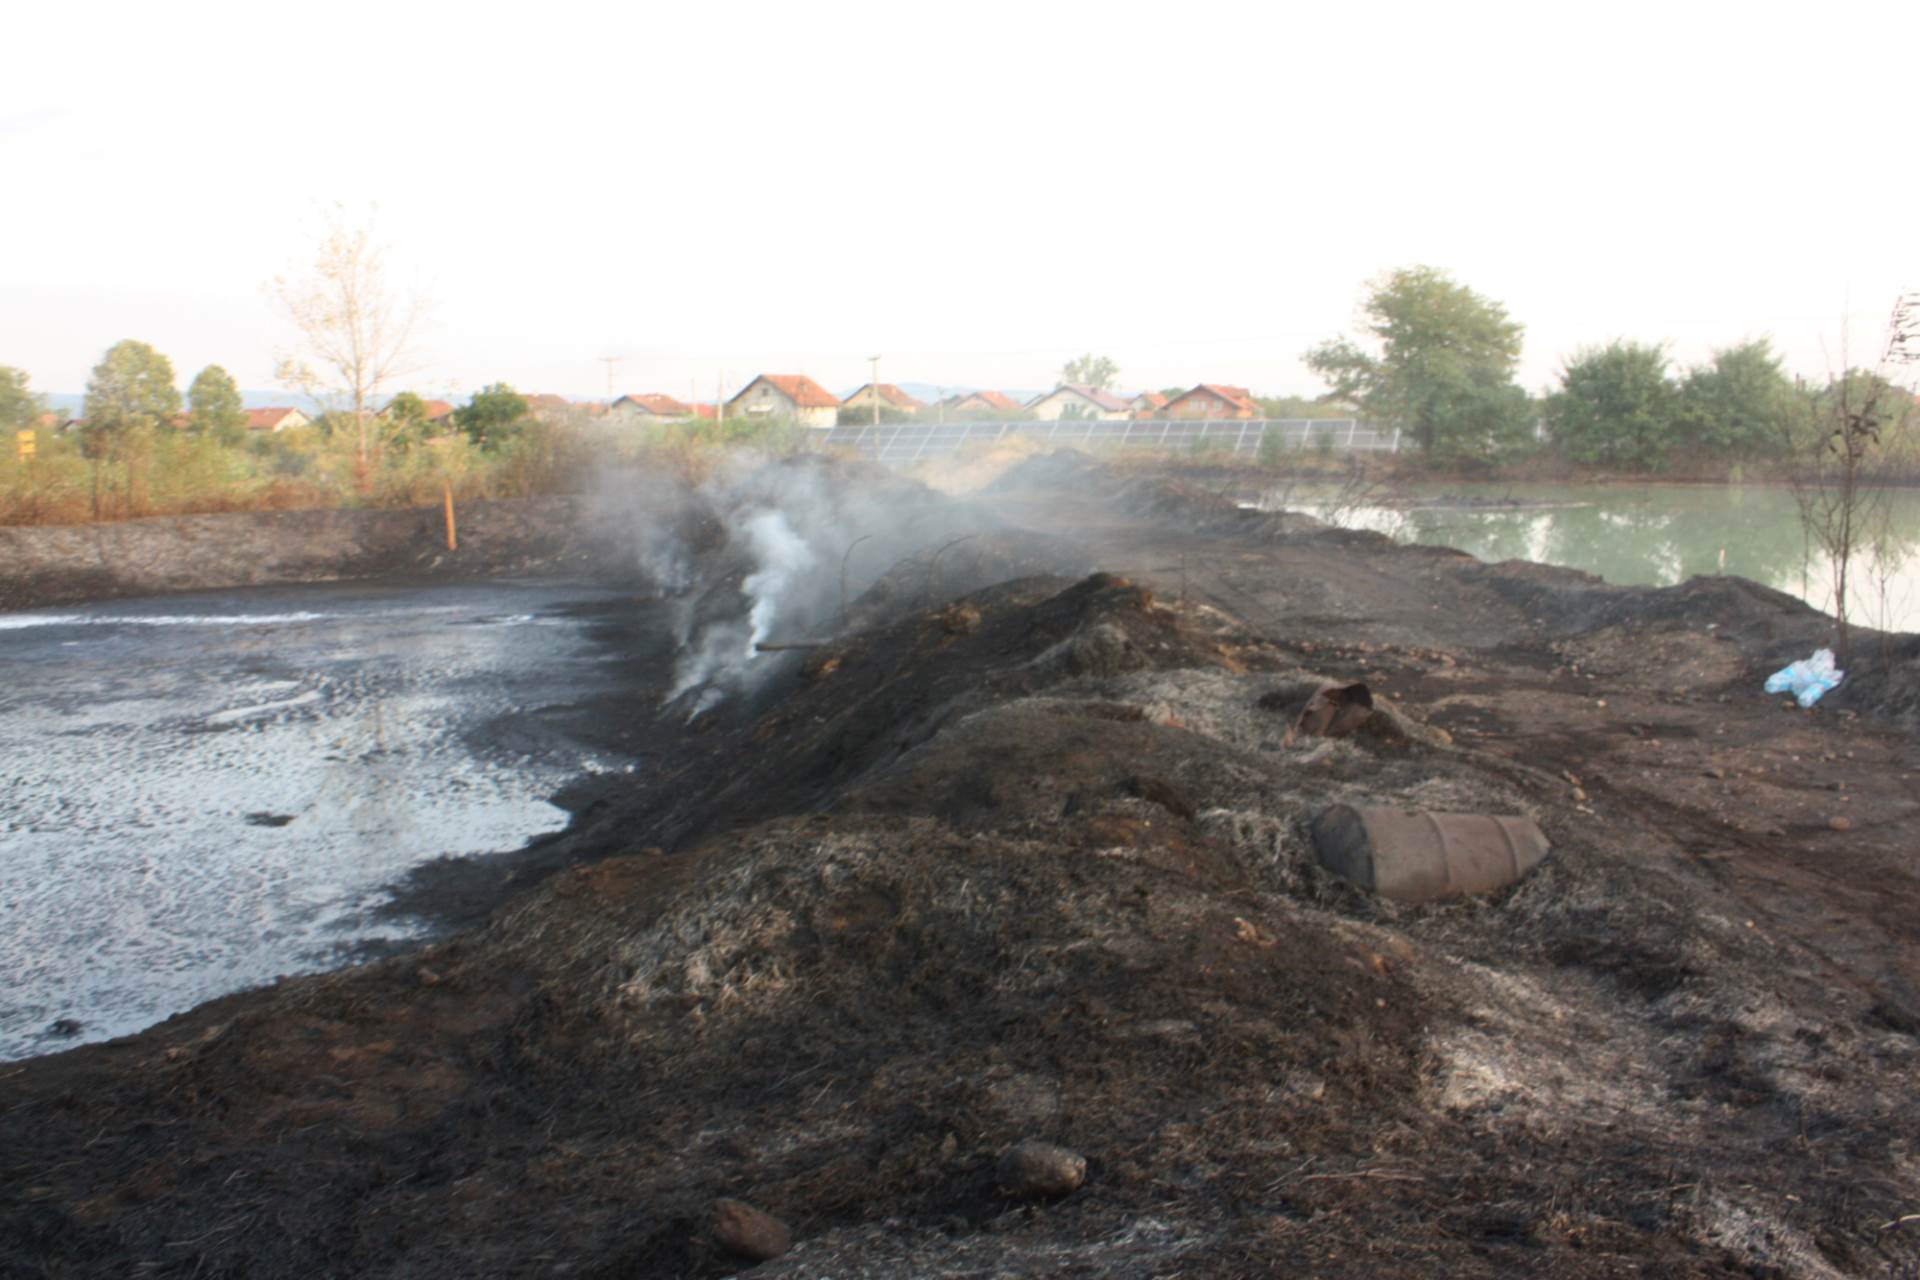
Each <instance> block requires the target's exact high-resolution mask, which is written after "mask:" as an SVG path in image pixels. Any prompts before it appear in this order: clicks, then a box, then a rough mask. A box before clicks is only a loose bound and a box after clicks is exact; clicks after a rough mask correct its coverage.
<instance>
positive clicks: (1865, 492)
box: [1793, 293, 1920, 667]
mask: <svg viewBox="0 0 1920 1280" xmlns="http://www.w3.org/2000/svg"><path fill="white" fill-rule="evenodd" d="M1842 354H1843V357H1844V347H1843V353H1842ZM1916 359H1920V294H1912V293H1907V294H1902V295H1901V296H1900V297H1899V299H1897V300H1896V301H1895V302H1894V304H1893V313H1892V315H1891V316H1890V317H1889V318H1888V320H1887V334H1886V342H1885V344H1884V345H1883V346H1882V347H1881V350H1880V358H1879V361H1878V362H1877V363H1876V364H1875V365H1874V366H1873V368H1872V369H1852V368H1846V369H1843V370H1842V371H1841V373H1840V376H1839V377H1837V378H1834V379H1832V380H1831V381H1830V382H1829V383H1828V385H1827V387H1826V388H1825V389H1824V390H1823V391H1821V392H1819V393H1818V394H1816V395H1814V396H1812V397H1810V398H1809V399H1808V402H1807V403H1808V405H1809V409H1808V422H1809V425H1810V428H1811V429H1810V430H1808V431H1807V432H1806V433H1805V434H1804V435H1803V437H1802V438H1801V440H1800V442H1799V443H1800V453H1801V457H1802V460H1803V462H1804V463H1807V464H1810V465H1804V466H1801V467H1798V468H1796V471H1795V474H1794V479H1793V493H1794V501H1795V502H1796V503H1797V504H1798V506H1799V509H1800V526H1801V528H1802V529H1803V530H1804V531H1805V533H1806V536H1807V540H1808V542H1809V544H1810V545H1811V546H1813V547H1815V548H1817V549H1818V550H1819V552H1820V554H1821V555H1822V556H1824V557H1825V558H1826V561H1827V564H1828V566H1829V568H1830V570H1831V571H1832V574H1833V614H1834V621H1835V644H1834V648H1835V650H1836V653H1837V658H1838V661H1839V663H1840V665H1841V666H1842V667H1844V666H1845V665H1846V664H1847V662H1848V660H1849V656H1850V651H1851V648H1852V639H1853V638H1852V634H1851V626H1850V622H1849V618H1848V613H1849V609H1850V606H1851V603H1852V601H1851V591H1852V581H1851V579H1852V576H1853V570H1854V568H1855V561H1856V560H1857V559H1858V558H1859V557H1860V555H1861V554H1862V553H1864V552H1867V551H1870V550H1874V549H1876V548H1878V547H1879V546H1880V545H1881V543H1882V542H1883V540H1884V533H1885V525H1886V517H1887V510H1886V508H1887V477H1886V475H1885V474H1884V471H1885V461H1886V452H1885V449H1884V447H1883V446H1884V444H1885V443H1886V442H1887V440H1888V438H1889V437H1890V436H1892V435H1894V434H1895V433H1897V432H1899V431H1900V430H1902V429H1903V428H1904V427H1905V426H1906V424H1907V420H1908V418H1909V416H1910V415H1911V413H1912V410H1913V393H1912V392H1911V391H1908V390H1906V389H1905V388H1903V387H1900V386H1897V385H1895V383H1894V381H1893V379H1894V378H1895V377H1896V376H1897V375H1898V374H1899V373H1900V372H1901V371H1902V370H1905V369H1907V368H1910V367H1911V366H1912V365H1913V364H1914V363H1915V361H1916ZM1843 363H1844V360H1843ZM1808 453H1811V457H1808V456H1807V454H1808Z"/></svg>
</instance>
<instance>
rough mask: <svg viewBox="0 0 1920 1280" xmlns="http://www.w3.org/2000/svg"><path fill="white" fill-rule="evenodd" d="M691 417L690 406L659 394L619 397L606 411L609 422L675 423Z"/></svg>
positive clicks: (650, 393)
mask: <svg viewBox="0 0 1920 1280" xmlns="http://www.w3.org/2000/svg"><path fill="white" fill-rule="evenodd" d="M693 416H695V415H694V412H693V406H692V405H689V404H687V403H686V402H685V401H682V400H675V399H674V398H673V397H672V396H667V395H661V394H660V393H659V392H646V393H635V394H632V395H624V396H621V397H620V398H619V399H618V400H615V401H614V402H613V404H612V406H611V407H609V408H608V410H607V418H608V420H609V421H611V422H675V421H678V420H679V419H681V418H691V417H693Z"/></svg>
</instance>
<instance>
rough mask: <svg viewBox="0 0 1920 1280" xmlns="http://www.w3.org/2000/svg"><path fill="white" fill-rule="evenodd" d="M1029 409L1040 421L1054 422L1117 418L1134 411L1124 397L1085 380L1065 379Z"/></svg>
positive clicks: (1130, 414)
mask: <svg viewBox="0 0 1920 1280" xmlns="http://www.w3.org/2000/svg"><path fill="white" fill-rule="evenodd" d="M1027 408H1028V409H1029V410H1030V411H1031V412H1032V414H1033V416H1034V418H1035V419H1037V420H1038V421H1041V422H1053V421H1055V420H1057V419H1060V418H1100V419H1118V418H1126V417H1131V416H1132V414H1133V409H1132V408H1131V407H1130V406H1129V405H1128V403H1127V401H1126V399H1125V397H1123V396H1117V395H1115V394H1114V393H1113V392H1111V391H1102V390H1100V388H1098V387H1090V386H1088V385H1087V384H1086V383H1084V382H1063V383H1061V384H1060V385H1059V386H1057V387H1055V388H1054V389H1053V390H1051V391H1049V392H1047V394H1045V395H1043V396H1040V397H1039V398H1038V399H1036V400H1034V401H1033V402H1032V403H1030V404H1029V405H1027Z"/></svg>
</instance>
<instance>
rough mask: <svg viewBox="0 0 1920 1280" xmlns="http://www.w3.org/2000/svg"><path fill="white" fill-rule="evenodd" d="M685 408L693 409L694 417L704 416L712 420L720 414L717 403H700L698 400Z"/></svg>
mask: <svg viewBox="0 0 1920 1280" xmlns="http://www.w3.org/2000/svg"><path fill="white" fill-rule="evenodd" d="M687 408H689V409H691V410H693V416H694V417H696V418H705V419H707V420H708V421H712V420H713V419H715V418H718V417H719V416H720V408H719V406H718V405H711V404H701V403H699V402H695V403H693V404H690V405H688V406H687Z"/></svg>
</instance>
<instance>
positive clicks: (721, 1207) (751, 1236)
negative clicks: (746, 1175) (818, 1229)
mask: <svg viewBox="0 0 1920 1280" xmlns="http://www.w3.org/2000/svg"><path fill="white" fill-rule="evenodd" d="M709 1217H710V1219H711V1223H710V1226H709V1228H708V1230H709V1232H710V1234H711V1235H712V1236H713V1242H714V1244H716V1245H718V1246H719V1247H720V1248H721V1249H722V1250H724V1251H725V1252H727V1253H731V1254H734V1255H735V1256H737V1257H741V1258H747V1259H750V1260H752V1261H754V1262H766V1261H768V1260H769V1259H772V1258H777V1257H779V1256H780V1255H781V1254H783V1253H785V1252H786V1251H787V1250H789V1249H791V1248H793V1233H792V1232H791V1231H788V1230H787V1224H786V1223H784V1222H782V1221H780V1219H778V1218H776V1217H774V1216H773V1215H772V1214H770V1213H764V1212H762V1211H761V1210H759V1209H756V1208H754V1207H753V1206H752V1205H750V1204H748V1203H746V1201H744V1200H730V1199H727V1198H726V1197H722V1198H720V1199H718V1200H715V1201H714V1202H713V1207H712V1208H711V1209H710V1210H709Z"/></svg>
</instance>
